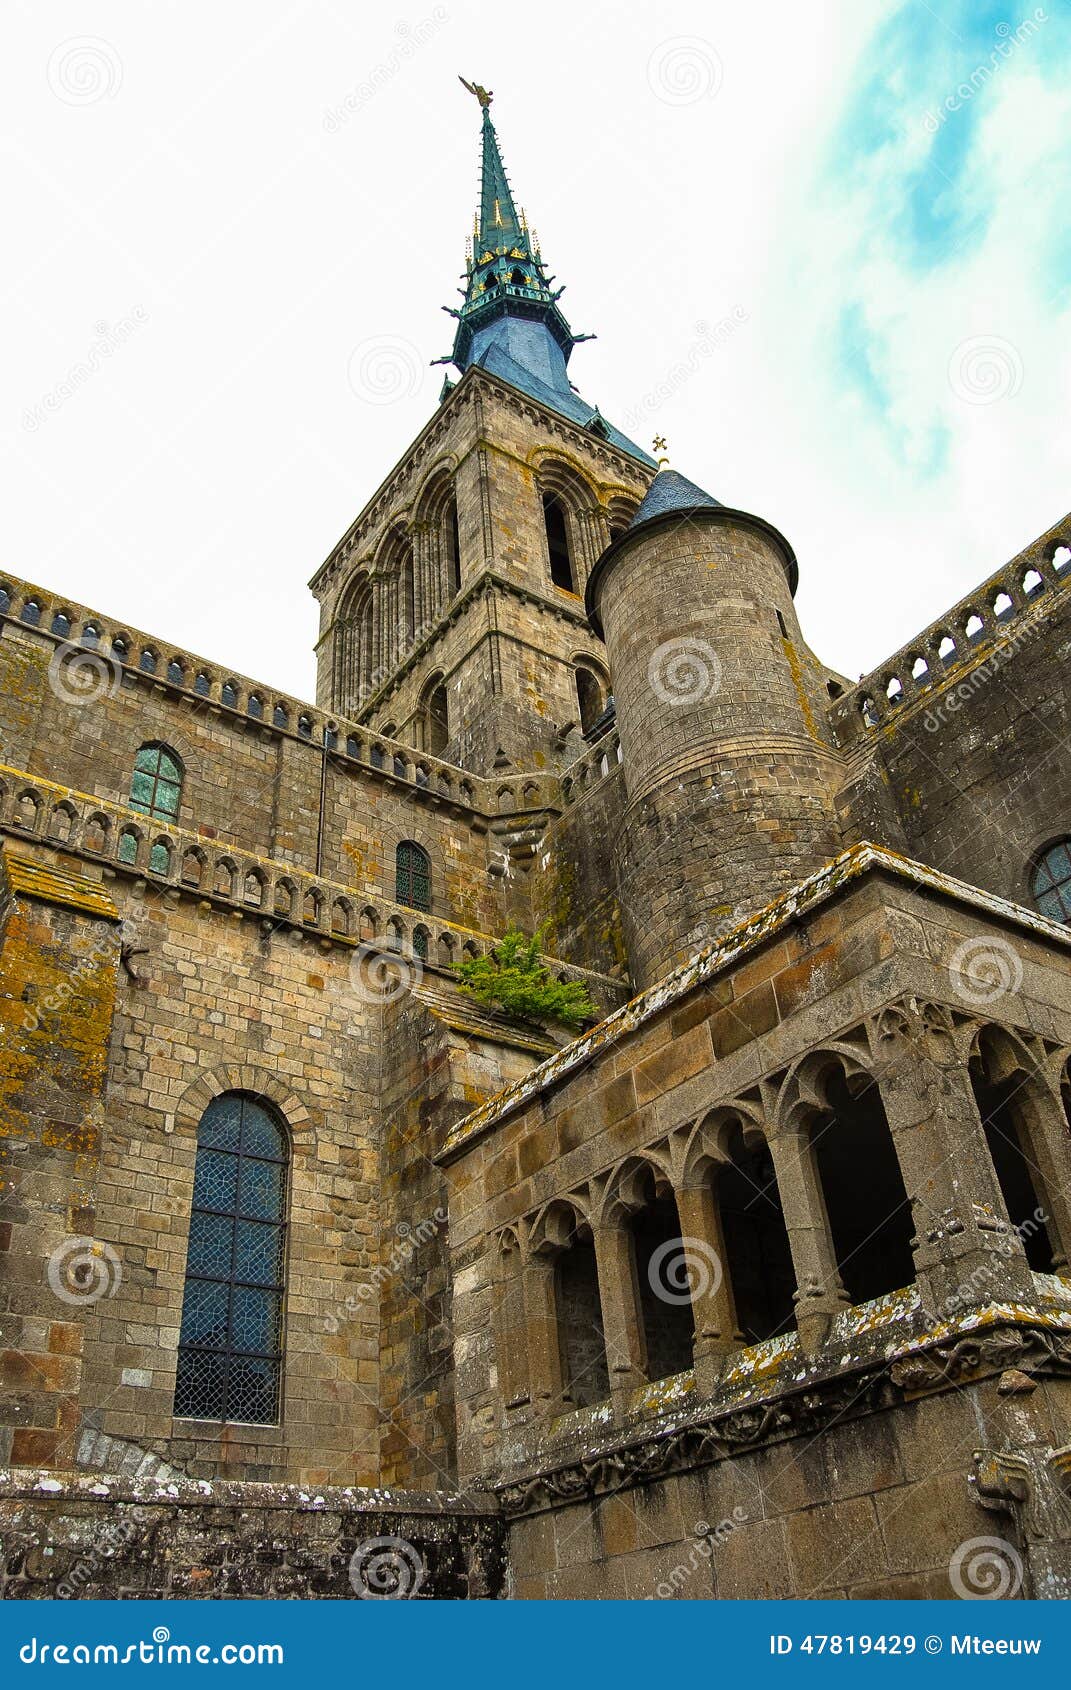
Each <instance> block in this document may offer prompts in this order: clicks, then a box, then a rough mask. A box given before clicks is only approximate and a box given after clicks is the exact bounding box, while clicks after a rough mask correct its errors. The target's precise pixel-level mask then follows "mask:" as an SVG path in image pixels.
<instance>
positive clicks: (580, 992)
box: [454, 922, 599, 1027]
mask: <svg viewBox="0 0 1071 1690" xmlns="http://www.w3.org/2000/svg"><path fill="white" fill-rule="evenodd" d="M549 925H550V924H549V922H544V923H543V925H542V927H539V928H537V930H536V931H535V933H533V934H532V935H531V937H530V938H529V936H528V935H527V934H526V933H524V932H522V930H521V929H520V928H519V927H513V926H510V927H508V928H507V929H506V932H505V934H504V935H503V937H502V938H501V939H500V940H499V942H498V944H497V945H496V946H495V947H494V949H493V950H492V951H491V952H490V954H489V955H487V956H479V957H466V958H465V959H464V961H462V962H457V963H455V964H454V971H455V973H456V974H457V977H458V979H459V981H460V983H461V990H462V991H463V992H467V993H468V994H469V996H470V997H473V998H475V999H476V1001H477V1003H482V1004H486V1005H487V1006H488V1007H489V1008H491V1009H501V1010H504V1011H505V1012H506V1014H507V1015H516V1016H519V1017H520V1018H521V1019H522V1020H525V1021H558V1022H561V1023H562V1025H563V1026H566V1027H580V1026H581V1025H582V1024H583V1023H584V1022H585V1021H591V1020H594V1019H595V1018H596V1017H597V1016H598V1013H599V1011H598V1006H597V1005H596V1004H594V1003H593V1002H592V1000H591V998H590V997H589V996H588V992H587V987H586V986H584V985H582V984H581V983H580V981H578V980H555V978H554V976H553V975H552V974H551V972H550V970H549V969H548V968H547V966H546V964H545V963H544V961H543V959H542V956H541V955H540V947H541V945H542V943H543V938H544V935H545V933H546V930H547V928H548V926H549Z"/></svg>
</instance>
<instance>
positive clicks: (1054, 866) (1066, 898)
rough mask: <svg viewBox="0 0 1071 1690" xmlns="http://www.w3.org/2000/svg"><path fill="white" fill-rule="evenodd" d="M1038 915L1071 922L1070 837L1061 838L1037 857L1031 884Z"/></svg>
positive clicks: (1051, 919) (1052, 919)
mask: <svg viewBox="0 0 1071 1690" xmlns="http://www.w3.org/2000/svg"><path fill="white" fill-rule="evenodd" d="M1031 890H1032V892H1033V894H1034V902H1035V904H1036V905H1037V907H1038V913H1039V915H1047V916H1048V917H1049V919H1050V921H1067V922H1071V839H1060V840H1058V841H1057V843H1056V844H1055V845H1050V846H1049V848H1048V850H1047V851H1046V852H1045V854H1044V855H1043V856H1042V857H1039V858H1038V862H1037V866H1036V868H1035V869H1034V878H1033V882H1032V885H1031Z"/></svg>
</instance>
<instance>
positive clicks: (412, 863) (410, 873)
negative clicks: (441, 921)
mask: <svg viewBox="0 0 1071 1690" xmlns="http://www.w3.org/2000/svg"><path fill="white" fill-rule="evenodd" d="M394 881H395V890H394V896H395V899H396V900H397V902H398V903H399V904H408V905H409V908H410V909H412V910H430V909H431V859H430V857H429V856H428V853H427V852H426V851H425V850H424V848H423V846H422V845H414V843H413V841H412V840H411V839H403V840H402V842H401V844H400V845H399V847H398V850H397V854H396V856H395V876H394Z"/></svg>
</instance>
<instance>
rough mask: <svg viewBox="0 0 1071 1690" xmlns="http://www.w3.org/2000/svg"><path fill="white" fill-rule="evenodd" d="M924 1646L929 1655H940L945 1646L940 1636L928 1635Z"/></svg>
mask: <svg viewBox="0 0 1071 1690" xmlns="http://www.w3.org/2000/svg"><path fill="white" fill-rule="evenodd" d="M922 1647H923V1648H924V1649H925V1651H926V1653H927V1655H939V1654H940V1653H941V1650H942V1649H943V1648H944V1644H943V1643H942V1642H941V1639H940V1638H939V1637H927V1639H926V1641H925V1643H924V1644H923V1645H922Z"/></svg>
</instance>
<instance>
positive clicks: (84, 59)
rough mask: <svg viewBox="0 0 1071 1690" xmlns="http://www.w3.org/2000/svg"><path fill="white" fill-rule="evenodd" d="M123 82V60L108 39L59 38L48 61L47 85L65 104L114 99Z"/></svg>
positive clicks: (79, 36)
mask: <svg viewBox="0 0 1071 1690" xmlns="http://www.w3.org/2000/svg"><path fill="white" fill-rule="evenodd" d="M122 85H123V61H122V59H121V58H120V57H119V54H118V53H117V52H116V50H115V48H114V47H113V46H112V44H111V42H110V41H102V40H100V38H99V37H98V36H96V35H75V36H72V37H71V39H70V40H69V41H61V42H60V44H59V46H58V47H56V48H54V49H53V51H52V54H51V56H50V57H49V61H48V86H49V87H50V88H51V90H52V92H53V94H55V96H56V98H57V99H58V100H62V101H63V103H64V105H68V106H92V105H95V104H96V102H97V101H98V100H114V99H115V96H116V95H117V94H118V92H119V90H120V88H121V87H122Z"/></svg>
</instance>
